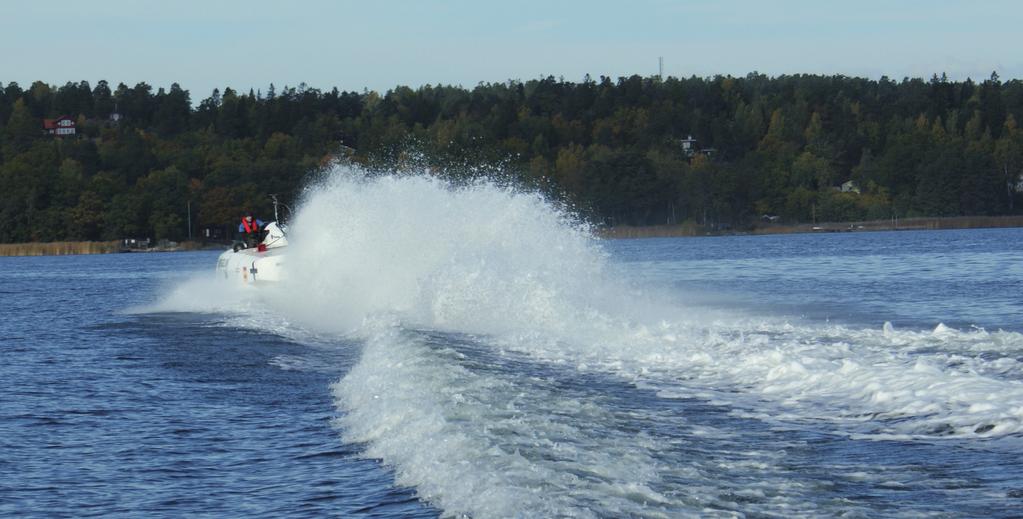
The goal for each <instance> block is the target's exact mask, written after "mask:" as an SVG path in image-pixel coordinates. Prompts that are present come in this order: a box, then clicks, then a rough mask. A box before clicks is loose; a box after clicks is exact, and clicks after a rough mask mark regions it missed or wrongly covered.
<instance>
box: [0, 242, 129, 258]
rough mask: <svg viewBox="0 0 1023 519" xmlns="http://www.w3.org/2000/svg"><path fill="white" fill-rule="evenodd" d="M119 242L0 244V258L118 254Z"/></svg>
mask: <svg viewBox="0 0 1023 519" xmlns="http://www.w3.org/2000/svg"><path fill="white" fill-rule="evenodd" d="M120 250H121V242H120V241H116V240H115V241H54V242H46V243H0V256H67V255H71V254H110V253H112V252H120Z"/></svg>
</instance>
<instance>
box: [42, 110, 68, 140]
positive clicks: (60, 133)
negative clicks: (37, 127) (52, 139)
mask: <svg viewBox="0 0 1023 519" xmlns="http://www.w3.org/2000/svg"><path fill="white" fill-rule="evenodd" d="M43 132H44V133H46V135H54V136H57V137H66V136H68V135H74V134H75V120H74V119H72V118H71V117H69V116H67V115H62V116H60V117H58V118H56V119H43Z"/></svg>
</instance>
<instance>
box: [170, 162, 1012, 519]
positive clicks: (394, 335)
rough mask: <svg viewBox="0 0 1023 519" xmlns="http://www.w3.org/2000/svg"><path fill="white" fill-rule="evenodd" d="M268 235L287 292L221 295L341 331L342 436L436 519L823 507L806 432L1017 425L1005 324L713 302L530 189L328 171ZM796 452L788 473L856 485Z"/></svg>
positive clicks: (921, 433) (280, 318)
mask: <svg viewBox="0 0 1023 519" xmlns="http://www.w3.org/2000/svg"><path fill="white" fill-rule="evenodd" d="M289 238H290V240H291V245H290V246H289V253H288V254H289V257H288V264H287V268H288V276H287V283H286V284H283V285H282V286H279V287H272V288H268V289H266V290H259V291H248V292H244V293H242V296H243V298H245V299H246V301H247V302H246V303H245V304H239V303H238V301H236V300H231V301H229V302H228V303H226V304H225V306H229V307H231V308H232V309H234V310H238V309H242V311H240V312H237V313H238V314H239V315H248V316H250V317H239V319H251V325H252V326H265V325H266V323H267V322H271V323H273V324H272V327H273V329H274V330H275V331H276V332H277V333H302V334H312V335H315V336H317V337H319V339H317V340H324V338H325V337H330V336H332V335H338V334H344V335H345V336H346V337H349V338H350V337H353V336H354V337H358V338H359V341H360V342H361V344H362V345H363V346H362V348H363V350H362V352H361V354H360V360H359V361H358V362H357V363H356V364H355V366H354V367H353V368H352V369H351V370H350V372H348V373H347V374H346V375H345V376H344V377H343V378H342V379H341V380H340V381H338V382H337V384H335V385H334V387H333V393H334V396H335V399H336V403H337V406H338V407H339V409H341V410H342V412H343V413H342V417H341V418H340V419H339V422H338V423H339V425H340V427H341V430H342V434H343V436H344V438H345V439H346V440H347V441H349V442H357V443H362V444H365V446H366V451H365V453H366V455H367V456H370V457H374V458H379V459H381V460H383V462H384V463H386V464H387V465H389V466H392V467H394V469H395V473H396V478H397V480H398V482H399V483H400V484H403V485H409V486H414V487H416V489H417V490H418V492H419V493H420V495H421V496H423V497H424V498H425V499H427V500H429V501H430V502H431V503H434V504H435V505H437V506H439V507H440V508H441V509H443V510H444V511H445V514H446V515H458V514H468V515H470V516H473V517H507V516H518V515H523V514H528V515H537V516H553V515H572V516H582V517H585V516H607V515H611V516H657V515H680V514H681V515H706V514H707V513H710V514H712V515H713V514H714V513H724V512H727V511H737V510H751V509H752V510H757V509H759V510H761V511H769V510H777V509H779V508H778V507H782V506H783V507H785V509H786V510H789V511H791V512H793V513H796V514H798V513H806V514H816V513H826V511H825V509H822V508H820V507H821V506H824V505H821V503H820V498H819V497H814V496H819V495H822V493H823V494H827V492H828V491H829V490H827V489H824V490H822V489H821V488H818V487H814V486H813V485H807V484H806V483H805V481H803V480H802V479H800V477H797V476H796V475H794V472H793V471H794V470H796V469H794V468H793V466H792V460H791V457H792V456H797V455H795V454H792V452H798V451H799V450H800V449H806V448H807V445H808V444H811V443H812V441H813V440H812V438H814V437H817V436H820V435H825V436H828V437H840V438H843V439H845V440H846V441H849V440H855V441H865V442H868V443H870V442H874V443H876V442H883V441H885V440H891V439H899V440H920V439H924V440H927V441H929V442H930V441H939V440H943V439H954V440H956V441H978V440H980V439H993V440H998V439H1001V440H1003V441H1008V440H1010V439H1012V438H1019V437H1020V435H1021V433H1023V365H1021V363H1020V362H1019V360H1018V358H1019V357H1020V352H1023V336H1021V335H1020V334H1017V333H1010V332H987V331H984V330H967V331H958V330H952V329H948V328H945V327H944V326H939V327H938V328H937V329H935V330H926V331H921V330H896V329H894V328H893V327H891V326H890V325H885V326H881V324H880V323H879V325H878V327H877V328H876V329H857V328H851V327H846V326H840V325H830V324H813V323H799V324H791V323H786V322H784V321H778V320H777V319H774V318H770V317H763V316H754V315H743V314H741V313H739V312H725V311H710V310H707V309H705V308H701V307H699V306H697V305H690V304H687V303H686V301H685V300H684V297H680V296H679V294H672V293H670V292H669V291H667V290H665V289H662V288H659V287H656V286H651V285H650V284H648V283H645V282H640V281H637V279H636V278H637V277H638V276H633V275H632V274H630V273H629V272H628V270H627V269H625V268H623V267H622V266H621V265H618V264H616V263H615V262H614V261H613V258H611V257H609V255H608V253H607V252H606V251H605V250H604V249H603V248H602V247H601V244H600V243H599V242H598V241H597V240H595V239H594V238H592V236H591V234H590V232H589V230H588V229H586V228H585V227H584V226H582V225H579V224H578V223H576V222H575V221H574V220H573V219H572V217H571V216H570V215H568V214H566V213H565V212H563V211H561V210H559V209H558V208H556V207H554V206H553V205H552V204H550V203H548V202H547V201H546V200H545V199H544V198H543V197H541V196H539V195H537V194H533V193H523V192H519V191H516V190H514V189H510V188H506V187H501V186H497V185H494V184H490V183H486V182H479V183H472V184H469V185H465V186H452V185H450V184H448V183H446V182H444V181H442V180H438V179H435V178H431V177H428V176H399V175H392V176H378V177H368V176H366V175H364V174H362V173H361V172H359V171H355V170H351V169H347V168H338V169H337V170H336V171H335V172H334V174H332V175H330V176H329V177H328V178H327V180H325V181H323V182H322V183H321V184H319V185H316V186H314V187H312V188H310V189H309V190H308V192H307V195H306V198H305V200H304V201H303V203H302V204H301V208H300V210H299V211H298V212H297V215H296V217H295V219H294V220H293V222H292V223H291V227H290V234H289ZM253 294H258V295H253ZM218 304H219V303H218ZM246 305H248V306H246ZM174 306H175V304H174V303H166V304H165V305H164V307H163V308H164V309H167V308H172V307H174ZM252 316H256V317H252ZM234 324H235V325H237V324H238V322H237V321H235V322H234ZM779 431H788V432H786V433H784V434H782V433H779ZM793 431H794V432H793ZM786 451H788V452H789V454H788V456H789V457H788V458H786V454H785V452H786ZM808 456H809V455H808ZM814 460H815V461H814V462H813V463H807V464H806V466H805V467H803V468H802V469H800V470H803V471H804V472H805V471H812V470H821V471H827V472H828V473H829V475H828V476H827V477H828V478H842V477H845V476H843V474H848V477H849V478H854V479H855V478H860V479H861V480H862V479H863V478H867V479H869V478H871V477H874V476H864V474H865V473H867V474H870V473H871V472H869V471H868V472H864V471H865V470H867V469H865V468H864V467H863V466H859V465H857V466H853V465H850V464H848V463H847V460H844V458H840V457H836V458H835V459H833V460H829V459H828V458H827V457H821V456H820V455H817V457H815V458H814ZM829 463H831V464H830V465H829ZM864 463H867V462H864ZM875 463H877V464H883V463H885V461H884V460H875ZM815 464H816V465H815ZM804 472H801V474H803V473H804ZM886 477H888V478H895V479H898V477H899V476H898V475H897V474H895V475H893V474H892V473H889V475H888V476H886ZM905 477H906V478H909V477H910V476H908V475H906V476H905ZM836 499H837V498H836ZM835 503H838V501H837V500H836V501H835ZM834 506H836V507H839V508H841V507H842V506H844V507H845V508H843V509H849V508H855V506H853V505H849V504H848V503H847V502H846V503H845V504H841V503H838V504H834ZM836 509H837V508H836Z"/></svg>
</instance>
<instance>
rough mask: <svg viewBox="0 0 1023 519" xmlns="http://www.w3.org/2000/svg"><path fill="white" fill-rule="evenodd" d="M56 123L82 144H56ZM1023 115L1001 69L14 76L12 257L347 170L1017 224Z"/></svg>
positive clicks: (601, 214) (737, 222)
mask: <svg viewBox="0 0 1023 519" xmlns="http://www.w3.org/2000/svg"><path fill="white" fill-rule="evenodd" d="M57 116H70V117H71V118H72V120H74V121H75V122H76V126H77V128H76V132H77V133H76V135H74V136H69V137H55V136H53V135H47V134H46V133H45V132H44V131H43V119H44V118H55V117H57ZM1021 117H1023V82H1021V81H1019V80H1011V81H1004V82H1003V81H1001V80H1000V78H998V76H997V75H995V74H992V75H991V77H990V78H988V79H986V80H984V81H983V82H980V83H976V82H974V81H972V80H969V79H967V80H965V81H950V80H949V79H948V78H947V77H945V76H944V75H942V76H937V75H935V76H933V77H932V78H931V79H930V80H929V81H925V80H923V79H918V78H906V79H903V80H901V81H895V80H891V79H889V78H886V77H884V78H881V79H880V80H870V79H864V78H855V77H846V76H840V75H838V76H821V75H785V76H778V77H768V76H765V75H762V74H756V73H753V74H749V75H747V76H745V77H731V76H715V77H710V78H701V77H690V78H674V77H669V78H664V79H661V78H659V77H640V76H631V77H621V78H618V79H612V78H609V77H600V78H599V79H592V78H590V77H589V76H587V77H586V78H584V79H583V80H582V81H578V82H571V81H565V80H563V79H556V78H554V77H546V78H540V79H535V80H530V81H524V82H523V81H508V82H505V83H481V84H479V85H477V86H476V87H473V88H462V87H454V86H442V85H437V86H424V87H420V88H418V89H412V88H408V87H397V88H394V89H392V90H389V91H387V92H386V93H383V94H380V93H377V92H373V91H362V92H344V91H339V90H338V89H336V88H335V89H332V90H330V91H321V90H318V89H315V88H308V87H307V86H305V85H304V84H302V85H299V86H297V87H284V88H281V89H279V90H278V89H277V88H275V87H274V86H273V85H270V86H269V87H268V88H267V89H266V91H265V92H264V91H252V90H250V91H248V92H238V91H235V90H233V89H231V88H225V89H224V90H223V91H222V92H221V91H220V90H219V89H218V90H214V91H213V92H212V94H211V95H210V96H209V97H207V98H205V99H202V100H201V101H199V102H198V103H193V100H192V98H191V95H190V93H189V92H188V91H187V90H184V89H182V88H181V87H180V86H179V85H178V84H172V85H171V86H170V87H169V88H167V89H165V88H158V89H156V90H155V91H154V89H153V87H152V86H150V85H148V84H146V83H139V84H137V85H135V86H133V87H129V86H127V85H124V84H119V85H118V86H117V87H116V88H111V86H110V84H109V83H107V82H106V81H100V82H98V83H97V84H96V85H95V86H92V85H90V84H89V83H88V82H85V81H81V82H78V83H74V82H68V83H66V84H65V85H63V86H51V85H48V84H46V83H43V82H35V83H33V84H32V85H31V86H29V88H27V89H23V88H22V87H21V86H20V85H18V84H17V83H14V82H10V83H7V84H6V85H5V84H3V83H2V82H0V188H2V189H0V219H2V222H3V223H2V225H0V242H26V241H53V240H97V239H117V238H123V237H152V238H156V239H162V238H166V239H173V240H179V239H182V238H184V237H186V236H187V234H188V232H189V227H188V224H187V222H188V221H189V220H191V222H192V230H193V233H195V232H197V230H198V229H200V228H203V227H206V226H227V225H231V224H234V223H235V222H236V221H237V219H238V217H239V215H240V214H242V213H243V212H245V211H246V210H253V211H257V212H261V213H263V214H267V212H269V211H270V208H269V201H268V198H267V194H268V193H276V194H278V195H279V196H281V197H282V198H283V199H286V200H287V199H291V198H294V197H295V196H296V195H297V194H298V192H299V190H300V189H301V188H302V186H303V185H304V184H305V183H306V182H308V179H309V177H310V175H314V174H315V173H316V172H317V171H318V170H319V169H322V168H323V167H324V166H325V165H326V164H328V163H329V162H330V161H331V160H333V159H335V158H337V157H345V159H346V160H351V161H355V162H357V163H360V164H364V165H366V166H368V167H370V168H399V169H400V168H402V167H409V166H410V165H412V164H414V165H415V166H416V167H429V168H430V169H431V171H434V172H437V174H441V175H446V176H449V177H451V178H452V179H456V180H457V179H459V178H464V177H466V176H472V175H474V174H475V173H474V171H477V170H478V169H477V168H473V167H471V166H472V165H475V164H499V165H500V167H501V169H502V170H503V171H504V174H505V175H507V176H511V177H512V178H513V179H514V180H515V181H516V182H518V183H521V184H523V185H526V186H530V187H531V188H535V189H541V190H544V191H545V192H547V193H549V194H550V195H551V196H552V197H558V198H562V199H564V200H566V201H567V202H569V203H570V204H572V206H573V207H575V208H576V209H577V211H578V212H580V213H581V214H582V215H584V216H585V217H587V218H590V219H592V220H593V221H596V222H600V223H607V224H612V225H618V224H633V225H649V224H660V223H681V222H685V221H691V222H693V223H697V224H701V225H705V226H708V227H713V228H746V227H749V226H752V225H757V224H758V222H760V221H761V220H762V219H764V217H765V216H767V217H772V218H771V219H776V220H781V221H787V222H808V221H811V220H818V221H853V220H868V219H887V218H891V217H899V218H903V217H913V216H955V215H1001V214H1018V213H1020V212H1021V207H1023V179H1021V174H1023V132H1021V130H1020V129H1019V127H1018V123H1017V121H1019V120H1021ZM690 137H691V140H689V143H688V145H689V148H688V149H687V148H686V147H685V145H684V144H683V141H684V140H686V139H689V138H690ZM694 141H695V142H694ZM849 181H852V184H849V183H848V182H849ZM843 184H845V186H846V189H845V190H842V189H840V188H841V186H842V185H843ZM854 186H855V187H854Z"/></svg>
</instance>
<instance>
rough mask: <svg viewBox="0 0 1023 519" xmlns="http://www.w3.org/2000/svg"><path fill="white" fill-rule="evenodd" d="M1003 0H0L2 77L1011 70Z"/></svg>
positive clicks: (383, 81)
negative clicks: (661, 62) (660, 62)
mask: <svg viewBox="0 0 1023 519" xmlns="http://www.w3.org/2000/svg"><path fill="white" fill-rule="evenodd" d="M1021 27H1023V2H1020V1H1019V0H1012V1H1009V0H972V1H943V0H930V1H918V0H886V1H879V0H858V1H855V2H850V1H841V2H839V1H828V0H816V1H810V0H776V1H773V2H767V1H755V0H722V1H699V2H697V1H681V0H679V1H667V0H616V1H603V0H589V1H577V0H562V1H558V0H546V1H536V0H514V1H507V0H506V1H502V2H490V1H486V0H476V1H464V0H451V1H388V0H376V1H365V0H364V1H361V2H354V1H349V0H336V1H328V0H307V1H304V2H283V1H279V0H278V1H275V2H269V1H254V0H250V1H244V2H243V1H233V0H224V1H218V0H202V1H198V0H173V1H168V0H163V1H158V2H157V1H150V0H134V1H131V0H106V1H105V0H92V1H89V2H82V1H66V0H50V1H45V2H42V1H37V0H24V1H22V0H0V83H4V84H6V83H8V82H10V81H17V82H18V83H19V84H21V85H22V86H23V87H27V86H28V85H29V84H31V83H32V82H33V81H36V80H41V81H45V82H47V83H50V84H55V85H62V84H64V83H66V82H67V81H75V82H77V81H81V80H86V81H89V82H90V84H93V85H94V84H95V83H96V82H97V81H98V80H100V79H106V80H107V81H109V82H110V83H111V84H112V85H116V84H117V83H120V82H124V83H126V84H128V85H134V84H135V83H138V82H141V81H145V82H147V83H149V84H150V85H153V86H154V87H169V86H170V84H171V83H174V82H177V83H179V84H180V85H181V86H182V88H185V89H187V90H189V91H190V92H191V95H192V100H193V102H197V101H198V100H200V99H203V98H205V97H208V96H209V94H210V92H212V90H213V89H214V88H218V87H219V88H221V89H223V88H224V87H225V86H230V87H232V88H234V89H236V90H242V91H248V89H250V88H253V89H257V90H263V91H265V90H266V88H267V86H268V85H270V84H271V83H273V84H275V85H276V87H277V88H278V89H279V88H281V87H282V86H285V85H288V86H297V85H298V84H299V83H302V82H304V83H306V84H307V85H308V86H310V87H313V88H320V89H324V90H329V89H330V88H333V87H335V86H336V87H338V88H339V89H341V90H349V91H350V90H356V91H362V90H363V89H370V90H376V91H379V92H384V91H386V90H388V89H391V88H393V87H395V86H398V85H406V86H411V87H413V88H415V87H418V86H422V85H425V84H446V85H462V86H465V87H472V86H474V85H476V84H478V83H480V82H503V81H507V80H509V79H516V80H529V79H535V78H540V77H546V76H548V75H551V76H555V77H563V78H565V79H566V80H570V81H578V80H581V79H582V78H583V77H584V76H585V75H586V74H590V75H591V76H592V77H594V78H598V77H600V76H601V75H606V76H610V77H613V78H617V77H619V76H628V75H632V74H640V75H643V76H649V75H653V74H656V73H657V72H658V58H659V57H663V59H664V74H665V75H666V76H686V77H688V76H691V75H697V76H713V75H717V74H722V75H733V76H744V75H746V74H748V73H750V72H753V71H757V72H760V73H764V74H767V75H771V76H776V75H780V74H793V73H815V74H844V75H849V76H861V77H868V78H872V79H877V78H880V77H881V76H882V75H887V76H889V77H891V78H894V79H902V78H903V77H923V78H925V79H926V78H930V77H931V75H932V74H934V73H938V74H939V75H940V74H941V73H942V72H945V73H947V74H948V76H949V77H950V78H952V79H964V78H966V77H972V78H973V79H975V80H977V79H981V80H982V79H986V78H988V77H989V76H990V74H991V72H992V71H995V72H997V73H998V74H999V76H1000V77H1001V78H1002V79H1003V80H1007V79H1014V78H1023V52H1020V51H1019V43H1018V42H1019V40H1018V33H1019V31H1020V28H1021Z"/></svg>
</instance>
